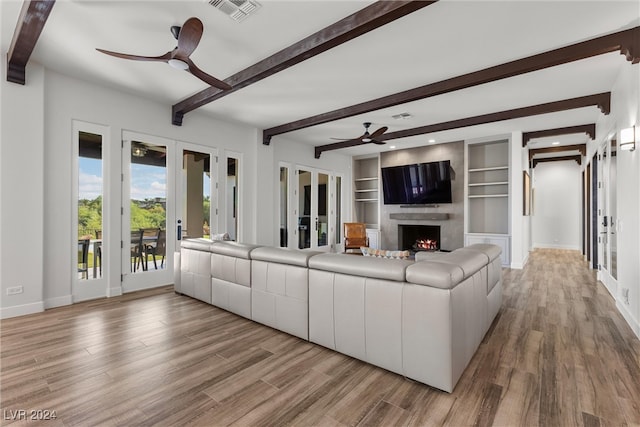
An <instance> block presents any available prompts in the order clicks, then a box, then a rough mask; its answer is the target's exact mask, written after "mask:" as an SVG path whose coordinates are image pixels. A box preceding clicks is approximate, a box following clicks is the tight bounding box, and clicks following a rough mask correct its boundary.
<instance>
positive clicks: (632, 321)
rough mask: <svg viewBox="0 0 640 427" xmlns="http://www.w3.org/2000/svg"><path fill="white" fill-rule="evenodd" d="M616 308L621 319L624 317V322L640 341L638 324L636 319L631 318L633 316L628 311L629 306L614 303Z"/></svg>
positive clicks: (639, 324) (639, 323)
mask: <svg viewBox="0 0 640 427" xmlns="http://www.w3.org/2000/svg"><path fill="white" fill-rule="evenodd" d="M616 307H617V308H618V311H619V312H620V314H622V317H624V320H626V321H627V323H628V324H629V326H630V327H631V330H632V331H633V333H634V334H636V336H637V337H638V339H640V322H638V319H636V318H634V317H633V315H632V314H631V312H630V311H629V308H628V307H629V306H628V305H626V304H623V303H622V302H621V301H616Z"/></svg>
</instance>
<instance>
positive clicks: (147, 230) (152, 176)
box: [122, 132, 175, 292]
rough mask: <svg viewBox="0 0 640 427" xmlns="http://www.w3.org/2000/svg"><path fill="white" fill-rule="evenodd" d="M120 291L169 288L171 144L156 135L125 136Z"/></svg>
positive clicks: (170, 261) (170, 278)
mask: <svg viewBox="0 0 640 427" xmlns="http://www.w3.org/2000/svg"><path fill="white" fill-rule="evenodd" d="M123 137H124V138H123V139H124V144H123V171H124V174H123V178H124V179H123V222H122V228H123V230H122V260H123V263H122V275H123V276H122V277H123V284H122V286H123V290H124V291H125V292H126V291H132V290H137V289H145V288H148V287H154V286H160V285H162V284H169V283H171V282H172V280H173V279H172V277H173V272H172V269H173V257H172V256H169V257H167V254H171V253H173V248H174V244H173V242H174V241H173V239H171V238H169V239H168V238H167V236H168V235H174V231H173V230H174V229H175V228H174V226H173V224H174V221H175V220H174V218H175V215H174V214H173V212H174V210H173V206H174V200H175V197H174V194H175V190H174V188H173V182H174V181H173V180H172V179H171V178H172V177H173V175H172V170H173V167H172V163H171V161H170V160H171V159H173V155H174V154H173V153H174V152H175V143H174V142H173V141H169V140H164V139H162V138H158V137H151V136H147V135H139V134H133V133H128V132H125V133H124V135H123Z"/></svg>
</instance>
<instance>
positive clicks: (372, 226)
mask: <svg viewBox="0 0 640 427" xmlns="http://www.w3.org/2000/svg"><path fill="white" fill-rule="evenodd" d="M379 173H380V163H379V158H378V156H375V157H367V158H360V159H354V161H353V200H354V202H355V203H354V204H355V206H354V221H356V222H363V223H365V224H366V227H367V236H369V244H370V246H371V247H377V245H378V242H379V233H380V220H379V215H380V204H379V194H380V191H379V187H380V179H379Z"/></svg>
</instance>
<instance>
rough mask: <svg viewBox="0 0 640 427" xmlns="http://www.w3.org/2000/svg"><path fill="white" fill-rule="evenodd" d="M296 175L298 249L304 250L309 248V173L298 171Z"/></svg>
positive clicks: (302, 170)
mask: <svg viewBox="0 0 640 427" xmlns="http://www.w3.org/2000/svg"><path fill="white" fill-rule="evenodd" d="M296 175H297V176H298V180H297V187H298V191H297V196H298V197H297V205H296V215H297V217H298V230H297V231H298V248H299V249H306V248H310V247H311V200H312V198H311V188H312V187H311V172H310V171H307V170H304V169H298V170H297V171H296Z"/></svg>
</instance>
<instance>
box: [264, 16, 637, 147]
mask: <svg viewBox="0 0 640 427" xmlns="http://www.w3.org/2000/svg"><path fill="white" fill-rule="evenodd" d="M638 40H640V27H635V28H632V29H629V30H625V31H619V32H617V33H613V34H609V35H606V36H601V37H598V38H595V39H591V40H587V41H583V42H580V43H575V44H572V45H569V46H565V47H562V48H559V49H554V50H550V51H548V52H544V53H540V54H537V55H533V56H529V57H526V58H522V59H518V60H515V61H511V62H507V63H504V64H500V65H496V66H493V67H489V68H485V69H483V70H479V71H475V72H472V73H468V74H463V75H461V76H456V77H452V78H450V79H446V80H441V81H439V82H435V83H430V84H427V85H425V86H420V87H417V88H414V89H409V90H406V91H404V92H398V93H395V94H393V95H388V96H384V97H382V98H377V99H374V100H371V101H366V102H363V103H360V104H355V105H351V106H349V107H344V108H340V109H338V110H333V111H330V112H327V113H322V114H318V115H315V116H312V117H307V118H304V119H300V120H296V121H293V122H290V123H286V124H283V125H280V126H276V127H272V128H269V129H265V130H264V131H263V133H262V143H263V144H266V145H268V144H269V143H270V142H271V138H272V137H273V136H275V135H280V134H283V133H287V132H292V131H295V130H299V129H304V128H307V127H310V126H315V125H319V124H322V123H328V122H332V121H335V120H340V119H344V118H346V117H352V116H356V115H358V114H363V113H368V112H370V111H376V110H380V109H383V108H388V107H392V106H394V105H399V104H405V103H407V102H412V101H417V100H419V99H425V98H430V97H432V96H436V95H442V94H445V93H450V92H454V91H457V90H460V89H465V88H468V87H472V86H477V85H481V84H484V83H489V82H494V81H497V80H501V79H504V78H508V77H514V76H518V75H520V74H525V73H529V72H531V71H538V70H542V69H545V68H549V67H553V66H556V65H561V64H566V63H569V62H573V61H578V60H580V59H585V58H590V57H593V56H597V55H602V54H604V53H610V52H615V51H620V52H621V54H623V55H624V56H625V57H626V59H627V60H628V61H631V62H632V63H634V64H636V63H638V62H640V46H639V44H640V42H638Z"/></svg>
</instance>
